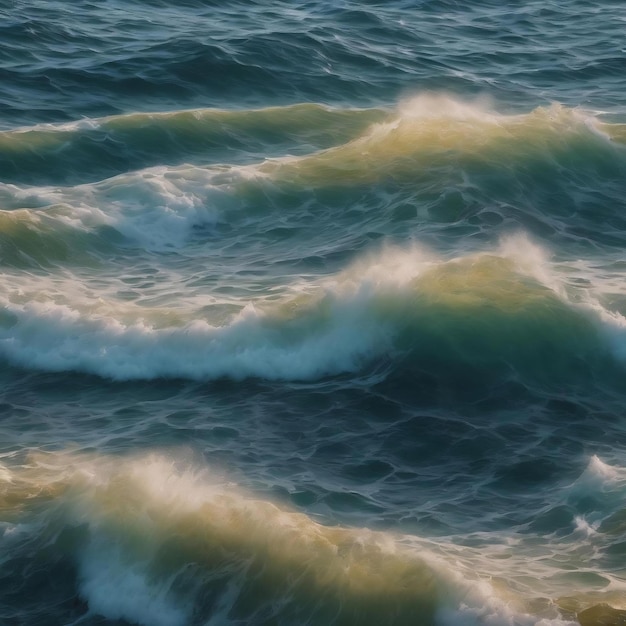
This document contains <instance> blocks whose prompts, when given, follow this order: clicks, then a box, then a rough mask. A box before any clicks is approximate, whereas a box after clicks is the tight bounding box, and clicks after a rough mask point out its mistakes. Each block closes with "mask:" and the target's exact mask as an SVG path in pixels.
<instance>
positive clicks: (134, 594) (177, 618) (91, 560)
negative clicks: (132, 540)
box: [79, 537, 188, 626]
mask: <svg viewBox="0 0 626 626" xmlns="http://www.w3.org/2000/svg"><path fill="white" fill-rule="evenodd" d="M79 576H80V579H81V581H80V594H81V595H82V596H83V598H85V600H86V601H87V603H88V605H89V610H90V612H92V613H96V614H99V615H103V616H104V617H106V618H108V619H114V620H117V619H125V620H129V621H131V622H133V623H137V624H143V625H145V626H183V624H186V623H187V617H188V616H187V613H186V611H185V610H184V609H183V608H182V607H180V606H177V605H176V603H175V602H174V601H173V600H172V599H171V598H170V597H169V584H168V583H169V581H167V580H166V581H165V582H160V583H155V582H153V581H150V580H149V579H150V573H149V570H148V566H147V564H141V563H133V562H129V560H128V559H125V558H123V555H122V554H121V550H120V548H119V547H118V546H116V545H115V544H114V543H112V542H111V541H110V540H108V538H106V537H97V538H95V539H92V540H91V542H90V544H89V546H88V547H87V548H86V549H85V550H84V551H83V552H82V553H81V555H80V558H79Z"/></svg>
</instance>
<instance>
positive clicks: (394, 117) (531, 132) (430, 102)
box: [0, 95, 626, 250]
mask: <svg viewBox="0 0 626 626" xmlns="http://www.w3.org/2000/svg"><path fill="white" fill-rule="evenodd" d="M373 119H374V120H375V121H374V123H373V124H372V120H373ZM376 120H377V121H376ZM83 126H85V127H86V128H85V129H83ZM202 129H204V130H202ZM364 129H365V130H364ZM90 132H98V133H100V132H103V133H105V134H110V133H113V134H115V133H122V135H123V134H124V133H126V134H127V135H128V136H127V137H126V136H122V135H120V136H119V137H117V138H116V139H115V141H114V144H115V146H118V147H120V146H121V148H120V149H123V150H126V149H128V150H130V151H131V152H132V151H134V150H135V148H134V147H133V146H134V145H135V143H136V140H137V141H139V143H141V141H144V140H145V141H146V142H147V143H146V149H145V150H146V154H149V155H151V158H152V156H154V157H155V159H161V158H162V157H163V155H162V154H161V153H160V152H159V150H160V148H159V147H158V146H159V145H161V144H163V145H166V144H167V143H168V141H169V140H168V141H165V140H161V139H159V136H160V135H161V134H165V135H166V136H168V137H170V139H171V141H172V142H174V143H176V142H178V141H179V140H180V141H181V142H183V143H184V142H185V141H186V139H184V138H185V137H187V138H188V139H189V141H198V142H200V143H202V142H204V141H208V142H209V143H211V142H213V141H214V143H215V145H219V146H223V145H225V143H228V139H227V138H228V137H232V136H235V137H240V138H242V137H246V136H247V137H248V138H249V140H250V141H252V143H254V146H252V144H250V145H248V148H245V147H243V144H242V145H240V146H239V148H237V149H236V150H235V149H233V151H232V153H230V154H222V155H216V157H215V158H216V159H217V160H216V161H214V162H211V163H209V164H207V163H206V160H205V163H204V164H198V163H196V164H189V163H186V164H180V165H159V166H154V167H148V168H144V169H135V171H132V172H128V173H123V174H119V175H117V176H114V177H112V178H107V179H105V180H101V181H99V182H92V183H85V184H80V185H76V186H41V185H40V186H23V185H21V186H20V185H16V184H8V183H5V184H3V185H2V186H0V207H2V209H3V210H4V211H13V210H15V209H23V210H24V211H27V212H29V213H31V214H32V216H31V218H30V219H31V220H32V221H36V220H39V221H40V222H41V221H42V220H40V218H39V216H40V214H42V213H43V212H45V213H46V215H47V216H48V217H49V218H52V219H49V220H47V221H46V222H45V223H46V230H45V232H47V233H49V235H50V238H51V239H52V240H53V243H52V244H51V245H52V246H54V245H56V244H55V242H57V241H58V240H59V239H62V235H59V234H58V233H56V232H55V227H56V226H55V225H56V224H57V223H59V228H60V229H61V230H62V231H63V232H65V228H66V225H67V224H68V223H70V222H71V223H72V224H73V226H74V227H75V228H77V229H78V230H80V231H90V232H95V234H96V235H97V237H101V236H102V229H103V227H107V228H113V229H115V230H116V231H117V232H118V233H119V234H120V235H121V236H122V237H123V238H124V239H125V240H126V241H127V243H129V244H130V245H135V246H140V247H144V248H146V249H148V250H164V249H168V248H171V247H174V248H176V247H182V246H185V245H187V244H189V243H190V242H192V241H193V238H194V235H195V234H196V233H197V231H198V229H199V230H202V229H205V228H207V227H208V228H214V227H215V226H216V225H217V224H224V225H225V226H227V227H228V228H230V229H236V228H237V227H239V226H241V225H243V226H250V224H251V223H259V222H260V221H261V220H266V221H267V222H268V224H270V223H271V222H272V218H273V220H274V228H270V226H269V225H268V224H264V228H263V230H268V231H270V232H273V231H274V229H275V227H276V223H275V222H276V221H277V220H282V221H284V220H285V219H287V220H288V221H289V224H290V225H291V226H293V227H294V228H301V227H302V226H303V225H306V215H308V213H307V211H298V212H296V211H294V210H293V207H294V206H297V207H302V206H306V207H309V206H311V205H312V206H313V210H314V211H316V216H317V217H318V220H319V221H318V224H319V228H320V229H322V230H324V229H327V230H328V231H329V232H330V231H332V230H335V229H336V225H337V219H342V220H344V219H345V220H347V219H348V215H349V214H348V212H346V211H345V206H344V204H345V202H346V199H345V197H344V194H343V193H342V190H345V189H348V190H349V189H353V190H354V193H355V199H354V203H356V204H358V198H361V197H362V193H363V186H364V185H365V186H367V188H366V191H368V192H372V191H373V192H374V195H373V196H372V197H373V200H372V203H371V204H372V208H371V209H370V208H368V206H369V205H368V206H365V207H361V206H360V205H359V207H358V208H359V221H360V222H362V223H366V222H369V223H370V225H371V220H372V219H374V218H376V220H377V222H376V227H375V228H377V229H378V230H380V232H381V234H388V231H389V230H390V229H391V228H392V226H393V223H395V222H394V218H393V210H394V209H393V207H392V208H388V207H387V206H386V204H387V203H388V202H389V198H388V197H387V196H388V192H390V193H391V194H392V196H393V197H395V196H394V194H396V195H397V194H398V193H400V192H401V190H402V189H405V190H406V189H409V190H410V197H409V199H408V200H407V198H406V197H404V200H403V196H402V194H401V193H400V196H398V198H399V200H398V202H400V204H401V205H402V203H403V202H404V205H406V204H407V203H408V204H410V205H411V206H410V207H409V208H410V211H411V214H417V213H418V212H419V214H420V216H421V218H422V219H421V221H422V222H424V221H425V223H426V224H431V225H432V226H433V227H434V226H436V224H438V223H439V222H444V223H449V222H451V221H452V222H454V221H457V220H470V219H471V218H472V217H475V215H474V214H475V212H476V211H479V212H480V211H481V210H483V209H484V210H485V211H487V212H489V210H488V209H487V207H491V209H490V211H491V212H490V215H491V216H492V217H493V218H494V219H496V220H497V222H498V223H503V222H507V223H510V222H513V223H515V224H517V226H518V227H522V228H530V227H532V228H536V229H539V230H540V232H554V230H555V229H556V230H558V231H559V232H562V233H563V234H564V236H566V237H569V238H571V237H574V238H578V239H580V236H579V235H578V233H579V232H583V233H584V235H585V236H586V237H587V238H591V239H593V240H594V241H595V240H598V241H601V242H605V241H608V242H609V244H611V245H616V244H617V245H623V242H622V233H623V231H624V230H626V223H623V216H621V215H620V214H619V212H618V211H616V210H615V207H616V206H619V202H620V198H621V196H622V195H623V194H622V191H623V189H622V184H621V181H623V180H624V178H625V177H626V150H625V148H624V145H623V142H624V141H626V133H625V131H624V130H623V125H619V124H605V123H602V122H600V121H599V119H597V118H595V117H593V116H591V115H590V114H585V113H583V112H581V111H578V110H575V109H568V108H565V107H562V106H560V105H554V106H552V107H549V108H541V107H540V108H538V109H536V110H534V111H532V112H531V113H528V114H523V115H504V114H500V113H496V112H493V111H492V110H490V109H489V108H487V107H486V105H482V104H480V103H466V102H462V101H459V100H454V99H451V98H447V97H444V96H434V95H430V96H426V95H423V96H419V97H416V98H414V99H412V100H410V101H407V102H405V103H401V104H400V105H399V106H398V108H397V110H395V111H387V112H384V111H382V110H377V109H371V110H335V109H326V108H324V107H321V106H319V105H297V106H293V107H286V108H278V109H264V110H259V111H243V112H227V111H213V110H210V111H206V110H201V111H189V112H173V113H163V114H130V115H125V116H118V117H114V118H105V119H102V120H99V121H89V122H82V123H76V124H74V125H71V124H70V125H65V126H60V127H57V128H54V129H49V128H40V129H27V130H24V131H19V132H18V131H12V132H9V133H5V134H4V135H3V137H4V139H3V140H4V141H5V143H6V142H9V144H10V145H12V146H13V148H11V149H10V150H9V152H10V151H11V150H13V149H14V148H15V149H17V148H16V147H19V149H22V148H23V149H24V150H26V152H28V153H29V154H31V153H32V151H33V150H34V151H35V152H37V149H36V148H34V147H33V146H35V144H37V142H43V143H45V142H46V141H52V147H51V150H53V151H57V150H59V149H61V147H62V146H63V145H65V144H66V143H67V142H69V144H68V145H70V144H72V142H74V141H78V142H79V143H80V141H82V139H80V137H82V136H83V133H90ZM68 133H69V136H68ZM207 133H208V135H211V136H214V138H213V139H210V140H209V139H207ZM153 134H155V137H153V139H149V137H150V136H152V135H153ZM135 135H136V137H135ZM264 135H267V137H265V138H264V137H263V136H264ZM112 136H113V135H112ZM68 137H69V138H68ZM203 137H204V138H203ZM272 137H275V138H280V137H282V139H280V141H279V143H280V142H281V141H282V142H283V143H282V144H281V145H282V148H281V149H282V150H283V151H282V152H280V153H279V155H278V156H276V157H272V158H267V157H269V156H271V155H268V150H267V147H268V146H269V145H270V144H271V143H272ZM286 137H287V138H288V137H292V138H293V139H294V143H297V144H298V145H300V146H301V148H303V149H304V150H305V151H307V152H308V154H306V155H304V156H303V155H299V156H298V155H293V154H291V155H287V156H285V154H284V149H285V144H284V140H286V139H285V138H286ZM355 137H356V138H355ZM139 138H143V139H139ZM250 138H251V139H250ZM345 139H348V141H347V142H346V143H342V141H343V140H345ZM241 141H242V142H244V143H245V141H248V140H244V139H242V140H241ZM58 142H60V144H58ZM330 142H332V143H334V144H335V145H334V147H328V148H324V149H320V144H328V143H330ZM96 143H98V142H96ZM105 143H106V142H105ZM153 144H157V145H153ZM98 145H100V144H98ZM303 146H306V147H303ZM68 149H69V148H68ZM220 149H221V148H220ZM235 153H238V154H239V155H240V156H241V155H242V154H243V159H242V161H243V162H240V163H239V164H238V163H237V162H236V161H237V159H238V157H237V156H235ZM244 153H245V154H244ZM42 154H43V153H42ZM180 154H181V158H184V159H186V158H187V157H192V156H193V150H192V151H191V152H187V151H186V149H185V148H184V147H183V148H181V152H180ZM259 154H261V155H263V156H264V157H266V158H264V160H262V161H259V160H258V159H259V156H258V155H259ZM182 155H185V156H184V157H182ZM220 156H221V157H223V158H224V159H226V160H225V161H220V160H219V158H218V157H220ZM44 157H45V158H44ZM44 157H42V158H44V160H45V163H46V168H48V167H49V165H48V164H49V163H50V162H52V163H53V164H59V166H60V167H66V165H65V159H64V158H59V157H58V155H57V156H55V157H54V158H52V157H51V155H48V156H45V155H44ZM7 158H8V159H9V160H10V161H12V162H14V161H15V154H13V153H11V154H9V155H8V156H7ZM76 158H77V160H78V162H80V163H88V162H89V158H87V157H86V155H84V154H80V155H78V156H77V157H76ZM229 159H230V160H229ZM191 160H192V161H193V158H192V159H191ZM207 160H209V161H211V159H207ZM114 161H115V162H116V163H118V162H119V159H118V158H117V157H115V158H114ZM143 162H145V161H142V160H141V159H139V160H134V157H133V158H130V160H129V162H128V166H129V167H133V168H136V167H137V166H141V164H142V163H143ZM20 171H28V168H21V167H20ZM55 176H56V175H55ZM35 178H37V176H35ZM600 182H601V183H602V184H601V185H600ZM390 184H391V185H392V187H391V188H390V189H388V188H389V185H390ZM581 190H582V191H581ZM377 193H379V194H380V195H376V194H377ZM581 193H582V194H583V196H584V197H583V198H582V200H581ZM386 194H387V196H386ZM411 194H412V195H411ZM448 196H450V201H449V202H448V201H447V200H446V198H448ZM555 198H558V201H556V200H555ZM455 199H456V201H455ZM459 200H460V202H459ZM348 202H350V200H349V199H348ZM329 203H330V204H331V205H332V206H334V204H333V203H337V205H338V207H340V208H341V209H344V210H343V211H342V212H341V216H342V217H338V212H333V211H328V210H327V206H328V204H329ZM381 203H382V204H383V205H384V206H382V207H381ZM442 203H443V204H442ZM392 204H393V203H392ZM422 205H423V206H422ZM440 205H441V206H440ZM448 205H449V206H448ZM59 206H62V207H63V211H61V213H62V214H63V215H62V217H63V219H62V220H60V219H59V216H58V213H59ZM473 206H477V207H480V209H472V207H473ZM405 208H406V207H405ZM381 209H384V210H382V211H381ZM398 210H400V211H401V210H402V206H400V207H398ZM374 211H375V213H374ZM385 211H388V212H389V215H388V216H387V218H386V220H385V215H386V214H385ZM72 213H73V215H72ZM318 214H319V215H318ZM55 219H56V220H57V221H56V222H55ZM486 219H487V218H486ZM389 220H391V222H390V221H389ZM600 222H602V223H603V224H604V226H603V228H602V230H601V231H598V223H600ZM342 223H343V222H342ZM489 223H491V222H489ZM345 226H346V228H351V229H354V228H355V224H354V223H352V224H348V223H347V222H346V223H345ZM214 230H215V229H214ZM226 230H227V229H226ZM40 235H41V236H44V230H43V228H42V227H41V226H40ZM6 236H7V235H5V237H6Z"/></svg>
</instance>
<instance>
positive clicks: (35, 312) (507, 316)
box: [0, 236, 626, 384]
mask: <svg viewBox="0 0 626 626" xmlns="http://www.w3.org/2000/svg"><path fill="white" fill-rule="evenodd" d="M290 291H291V295H286V296H283V298H282V299H281V300H280V301H278V302H276V301H274V300H273V299H271V298H269V299H260V300H257V301H255V302H247V303H246V301H245V300H244V301H241V300H240V301H239V302H238V303H237V302H234V301H233V302H231V303H230V304H231V305H233V304H234V305H236V309H237V312H236V313H235V314H231V316H230V319H228V320H226V322H223V321H222V322H220V323H215V321H212V320H211V317H210V316H211V312H210V309H208V308H206V307H205V308H202V309H200V310H196V311H195V312H194V310H191V309H190V310H188V311H186V312H185V314H184V318H183V319H185V318H186V319H187V320H188V321H187V322H184V323H183V324H182V325H181V324H180V322H178V323H177V322H174V321H172V320H173V319H176V317H171V316H168V315H167V311H168V309H167V307H164V308H162V309H159V310H158V311H156V312H155V313H152V312H151V310H150V309H148V308H143V307H140V306H136V305H135V306H131V305H128V304H124V305H123V307H122V305H121V304H119V305H118V304H116V302H115V300H111V301H110V302H109V303H108V304H107V305H106V306H100V305H98V304H97V303H94V301H93V299H90V298H88V297H86V298H82V299H79V298H77V295H76V294H77V293H78V291H77V289H73V293H74V297H73V299H72V297H70V298H68V297H67V295H63V296H62V297H60V298H59V299H54V298H52V297H51V296H50V295H48V296H46V295H45V292H44V293H43V294H42V295H41V294H40V296H38V297H29V296H28V292H27V290H25V288H24V286H22V287H20V288H19V290H17V291H15V292H11V291H9V293H5V294H4V295H3V296H2V297H1V301H2V316H1V320H0V354H1V355H2V356H3V358H4V359H6V360H7V361H8V362H10V363H12V364H14V365H18V366H21V367H26V368H34V369H40V370H46V371H78V372H85V373H90V374H97V375H99V376H103V377H107V378H112V379H114V380H131V379H154V378H160V377H168V378H172V377H174V378H189V379H195V380H207V379H215V378H221V377H231V378H234V379H242V378H246V377H259V378H264V379H268V380H314V379H320V378H323V377H326V376H332V375H338V374H343V373H348V374H358V373H359V372H367V371H370V370H371V368H382V371H384V372H386V375H389V374H394V375H397V374H401V373H403V372H408V373H410V372H419V371H429V372H431V373H433V374H435V375H437V376H441V377H443V378H444V379H451V378H454V377H455V376H458V377H459V378H460V379H462V378H463V377H467V376H468V374H469V373H471V372H474V373H475V374H477V375H480V376H487V378H491V377H493V376H505V377H508V376H512V377H515V376H522V377H523V378H524V379H525V380H527V381H532V380H534V381H543V383H542V384H546V383H550V381H563V380H575V379H577V378H578V377H579V376H583V377H589V376H592V377H595V376H598V377H601V378H602V380H606V381H607V383H608V382H610V379H611V376H613V377H614V378H615V377H616V378H617V379H618V380H621V376H622V366H621V365H620V364H621V359H622V356H623V352H624V347H623V346H624V328H625V327H626V322H625V321H624V319H623V318H622V317H621V316H620V315H619V314H617V313H610V312H609V311H607V310H605V309H603V308H602V307H601V306H600V304H599V303H597V302H594V301H592V300H589V301H588V302H583V301H580V302H576V301H575V300H572V299H571V298H570V296H568V293H567V290H566V288H565V286H564V285H563V284H561V283H560V281H559V278H558V275H556V274H554V273H552V272H551V271H550V266H549V263H548V262H547V260H546V259H545V256H544V253H543V252H542V251H541V249H539V248H537V247H536V246H534V245H533V244H531V243H529V242H528V240H527V239H525V238H524V237H521V236H520V237H517V238H512V239H509V240H506V241H504V242H503V244H502V245H501V247H500V248H499V249H497V250H495V251H494V252H493V253H481V254H476V255H470V256H466V257H460V258H457V259H452V260H449V261H446V260H443V259H440V258H437V257H436V256H434V255H432V254H429V253H427V252H425V251H423V250H420V249H418V248H414V249H399V248H387V249H384V250H383V251H382V252H381V253H380V254H379V255H378V256H373V257H369V258H365V259H363V260H361V261H358V262H356V263H355V264H354V265H353V266H351V267H349V268H348V269H347V270H345V271H343V272H340V273H339V274H337V275H335V276H334V277H329V278H326V279H322V280H318V282H317V283H312V284H311V283H306V282H303V283H300V284H297V283H296V284H293V285H292V286H291V287H290ZM218 308H219V307H218ZM122 310H124V311H125V312H124V313H123V314H122ZM219 315H220V316H223V311H222V310H221V309H220V310H219ZM179 319H180V318H179ZM220 319H222V320H223V317H220ZM611 372H612V374H611ZM609 374H611V376H609Z"/></svg>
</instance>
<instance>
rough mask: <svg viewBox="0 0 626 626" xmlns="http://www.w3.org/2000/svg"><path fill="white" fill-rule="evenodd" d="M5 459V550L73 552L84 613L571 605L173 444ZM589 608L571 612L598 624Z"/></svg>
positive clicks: (45, 557) (528, 615) (511, 619)
mask: <svg viewBox="0 0 626 626" xmlns="http://www.w3.org/2000/svg"><path fill="white" fill-rule="evenodd" d="M13 463H14V465H13V466H12V467H9V466H5V467H4V468H3V470H4V472H3V474H2V475H1V477H0V480H1V481H2V482H1V486H2V490H1V491H0V514H1V516H2V520H3V525H4V528H3V534H2V535H1V536H0V543H1V544H2V546H3V549H4V550H3V552H4V554H5V555H9V558H12V559H14V560H15V561H19V558H20V555H28V559H29V562H30V560H31V559H33V558H38V559H39V560H40V561H42V562H44V563H47V562H49V561H50V560H54V561H56V562H59V561H70V562H72V563H73V564H74V567H75V571H74V574H73V576H69V577H68V579H66V583H67V584H69V585H73V586H74V593H75V594H76V595H78V596H80V597H81V598H82V599H83V600H84V602H85V603H86V607H85V610H86V611H87V612H88V614H91V615H102V616H104V617H106V618H108V619H125V620H129V621H132V622H135V623H138V624H146V625H148V624H149V625H150V626H152V625H158V626H179V625H180V626H182V625H183V624H196V623H206V620H209V619H210V620H213V621H215V622H219V623H241V622H242V621H245V622H246V623H251V624H270V623H271V624H292V623H294V622H306V623H311V624H354V623H360V624H380V623H389V624H405V623H414V622H415V621H417V622H418V623H420V624H437V625H439V626H445V625H452V624H459V623H460V624H468V625H476V626H477V625H478V624H484V623H490V624H517V625H520V626H521V625H525V624H527V625H528V626H530V625H531V624H538V623H540V624H543V625H544V626H548V625H549V624H552V625H554V626H556V625H561V626H565V625H566V624H572V623H573V622H571V621H567V620H568V619H569V618H568V615H569V616H571V619H574V617H575V613H574V614H572V613H571V610H570V611H569V613H567V612H565V613H564V614H560V613H559V610H557V608H556V605H555V604H553V603H549V602H545V601H543V602H541V601H534V602H533V599H532V598H525V597H524V593H523V592H522V593H520V590H519V589H518V590H517V591H516V590H515V585H511V586H509V588H508V590H507V585H503V584H498V583H497V579H493V584H490V583H489V582H488V581H489V579H490V568H492V567H493V568H494V571H495V572H499V570H502V569H503V568H504V567H505V566H506V561H503V560H502V558H498V556H497V554H496V555H495V556H490V553H489V552H485V551H482V552H481V550H474V549H472V548H466V547H463V546H462V545H458V544H457V545H455V544H453V543H449V542H446V541H445V540H438V541H432V540H428V539H425V538H422V537H419V536H417V535H411V536H408V535H396V534H392V533H386V532H380V531H378V532H375V531H370V530H368V529H365V528H348V527H343V526H329V525H323V524H321V523H319V522H316V521H315V520H313V519H312V518H311V517H309V516H308V515H306V514H304V513H300V512H296V511H293V510H289V509H287V508H284V507H282V506H279V505H277V504H274V503H272V502H270V501H267V500H262V499H259V498H258V497H254V496H253V495H252V494H249V493H246V491H245V490H243V489H241V488H240V487H238V486H237V485H235V484H233V483H232V482H229V481H228V480H227V479H226V478H219V476H216V475H215V474H214V475H211V474H210V473H208V472H207V471H205V470H202V469H199V468H198V467H197V466H195V467H194V466H193V465H189V464H188V463H184V462H181V461H180V460H179V459H176V458H175V457H167V456H165V455H156V454H154V455H151V456H141V457H135V458H132V457H129V458H105V457H89V456H86V455H78V454H67V453H54V454H50V453H48V454H40V453H38V454H32V455H31V456H30V458H29V459H28V460H27V462H26V464H24V465H22V466H21V467H20V466H15V460H14V461H13ZM496 542H497V538H496ZM496 550H497V548H496ZM519 556H520V558H522V559H523V555H519ZM518 565H519V563H518ZM557 569H558V567H557ZM24 575H25V582H26V584H30V581H29V577H30V576H32V575H33V573H32V572H29V570H28V569H26V570H25V571H24ZM508 575H509V576H514V575H521V574H520V572H517V571H515V570H511V571H510V572H509V573H508ZM530 576H532V577H534V573H531V574H530ZM522 578H524V577H523V576H522ZM525 578H528V576H526V577H525ZM538 580H539V579H538ZM546 591H547V592H548V593H550V592H549V590H545V589H544V590H543V593H546ZM67 593H68V594H69V593H70V592H69V591H68V592H67ZM582 597H583V596H582V595H581V598H582ZM602 597H603V599H604V600H605V601H606V600H607V598H608V599H612V595H611V594H610V593H608V594H605V595H604V596H602ZM33 600H36V595H35V596H34V598H33ZM595 602H596V604H589V601H587V603H586V604H585V601H584V600H581V601H580V602H579V612H580V613H581V614H583V612H584V611H585V610H587V611H588V610H589V609H594V608H595V610H596V613H597V612H598V607H599V606H600V605H599V604H598V600H597V597H596V599H595ZM74 604H76V602H74ZM600 608H601V607H600ZM612 610H614V611H616V612H618V613H619V615H622V613H623V612H620V611H619V610H618V609H612ZM599 612H600V617H599V618H598V619H597V620H594V619H591V620H588V621H582V620H581V623H583V624H588V623H597V624H601V623H603V622H602V611H601V610H600V611H599ZM605 613H606V611H605ZM588 615H589V613H587V617H588Z"/></svg>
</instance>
